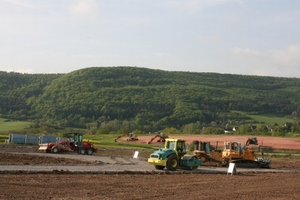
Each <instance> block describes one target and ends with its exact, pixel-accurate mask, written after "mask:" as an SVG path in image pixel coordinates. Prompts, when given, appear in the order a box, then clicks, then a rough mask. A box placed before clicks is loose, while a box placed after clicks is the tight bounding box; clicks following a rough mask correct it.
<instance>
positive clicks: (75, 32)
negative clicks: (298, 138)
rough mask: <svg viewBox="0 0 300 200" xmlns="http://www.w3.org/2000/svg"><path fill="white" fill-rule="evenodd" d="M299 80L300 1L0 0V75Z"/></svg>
mask: <svg viewBox="0 0 300 200" xmlns="http://www.w3.org/2000/svg"><path fill="white" fill-rule="evenodd" d="M111 66H136V67H144V68H150V69H161V70H166V71H184V72H216V73H223V74H241V75H257V76H275V77H296V78H300V1H299V0H51V1H50V0H48V1H41V0H0V71H7V72H20V73H30V74H36V73H69V72H72V71H75V70H78V69H83V68H87V67H111Z"/></svg>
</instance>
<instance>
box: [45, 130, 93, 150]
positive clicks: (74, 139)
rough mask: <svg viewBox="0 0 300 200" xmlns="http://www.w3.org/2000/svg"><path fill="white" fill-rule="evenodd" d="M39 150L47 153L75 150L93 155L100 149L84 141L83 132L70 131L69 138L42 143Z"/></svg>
mask: <svg viewBox="0 0 300 200" xmlns="http://www.w3.org/2000/svg"><path fill="white" fill-rule="evenodd" d="M39 150H40V151H45V152H47V153H58V152H60V151H75V152H78V153H79V154H82V155H84V154H87V155H92V154H93V153H94V152H96V153H97V152H98V149H97V148H95V147H94V145H93V144H91V143H90V142H83V135H82V133H69V134H68V136H67V139H66V140H65V141H62V142H56V143H47V144H40V148H39Z"/></svg>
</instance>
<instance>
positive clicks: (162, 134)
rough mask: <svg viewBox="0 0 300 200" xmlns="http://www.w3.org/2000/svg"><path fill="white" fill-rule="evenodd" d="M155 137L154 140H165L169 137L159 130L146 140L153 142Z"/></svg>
mask: <svg viewBox="0 0 300 200" xmlns="http://www.w3.org/2000/svg"><path fill="white" fill-rule="evenodd" d="M155 138H158V140H157V141H156V142H165V140H166V139H167V138H169V136H168V135H166V134H164V133H162V132H161V133H159V134H156V135H155V136H154V137H153V138H151V140H150V141H149V142H148V144H151V142H153V140H155Z"/></svg>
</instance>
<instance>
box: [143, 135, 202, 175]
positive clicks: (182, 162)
mask: <svg viewBox="0 0 300 200" xmlns="http://www.w3.org/2000/svg"><path fill="white" fill-rule="evenodd" d="M148 163H149V164H152V165H154V167H155V169H159V170H163V169H164V168H166V169H167V170H169V171H176V170H177V168H181V169H190V170H192V169H197V168H198V167H199V166H200V165H201V164H202V160H200V159H198V158H197V157H196V156H193V155H186V145H185V140H183V139H170V138H168V139H166V141H165V147H164V148H162V149H159V150H157V151H154V152H153V153H152V154H151V155H150V157H149V158H148Z"/></svg>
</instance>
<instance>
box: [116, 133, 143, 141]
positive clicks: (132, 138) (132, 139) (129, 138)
mask: <svg viewBox="0 0 300 200" xmlns="http://www.w3.org/2000/svg"><path fill="white" fill-rule="evenodd" d="M121 137H128V138H127V139H126V140H127V141H137V140H139V139H138V137H137V136H136V135H134V134H133V133H125V134H123V135H120V136H118V137H117V138H116V139H115V142H117V140H118V139H119V138H121Z"/></svg>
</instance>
